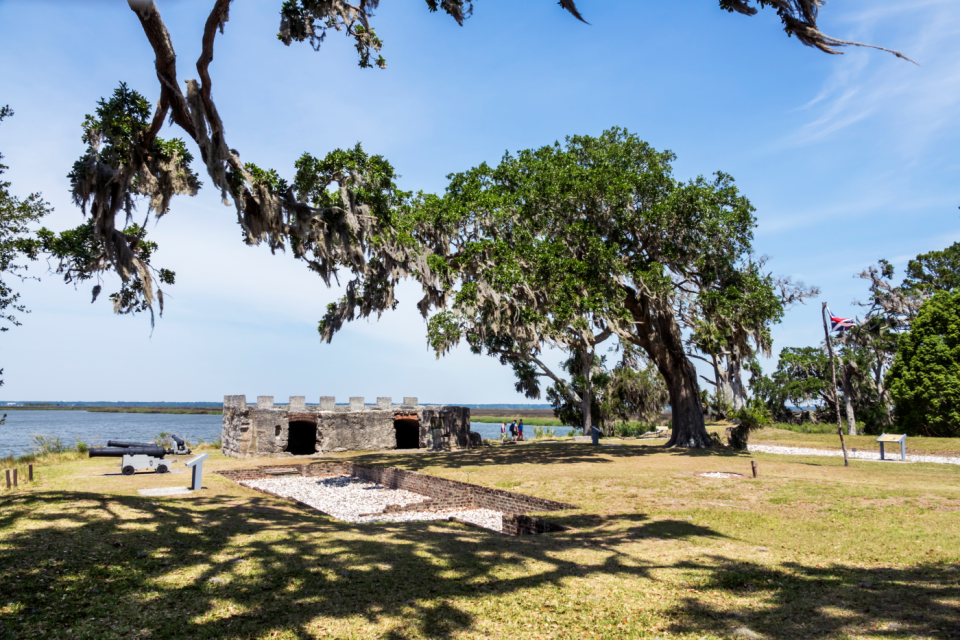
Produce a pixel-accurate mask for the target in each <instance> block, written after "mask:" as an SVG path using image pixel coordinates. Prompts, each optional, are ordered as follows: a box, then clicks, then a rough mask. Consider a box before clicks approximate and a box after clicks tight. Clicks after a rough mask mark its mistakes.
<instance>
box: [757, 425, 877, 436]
mask: <svg viewBox="0 0 960 640" xmlns="http://www.w3.org/2000/svg"><path fill="white" fill-rule="evenodd" d="M770 428H771V429H783V430H785V431H794V432H796V433H830V434H834V435H836V433H837V424H836V423H835V422H820V423H813V422H803V423H799V424H798V423H793V422H776V423H774V424H772V425H770ZM857 433H861V431H860V429H859V427H858V429H857Z"/></svg>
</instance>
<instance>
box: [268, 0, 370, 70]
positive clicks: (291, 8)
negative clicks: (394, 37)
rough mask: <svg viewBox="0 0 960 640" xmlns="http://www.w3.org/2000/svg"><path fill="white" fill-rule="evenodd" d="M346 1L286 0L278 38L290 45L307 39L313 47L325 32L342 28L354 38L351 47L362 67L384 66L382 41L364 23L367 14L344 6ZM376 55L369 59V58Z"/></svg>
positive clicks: (319, 43) (318, 45)
mask: <svg viewBox="0 0 960 640" xmlns="http://www.w3.org/2000/svg"><path fill="white" fill-rule="evenodd" d="M345 4H346V3H336V2H330V1H329V0H285V1H284V3H283V5H282V6H281V8H280V32H279V33H278V34H277V39H279V40H280V41H281V42H283V43H284V44H285V45H287V46H289V45H290V43H291V42H294V41H296V42H303V41H304V40H308V41H309V42H310V46H312V47H313V48H314V49H315V50H319V49H320V45H321V44H322V43H323V41H324V40H325V39H326V36H327V31H328V30H329V29H333V30H335V31H344V32H345V33H346V35H347V36H348V37H351V38H353V39H354V46H355V47H356V49H357V55H358V56H359V59H360V62H359V64H360V67H361V68H363V69H366V68H369V67H372V66H377V67H379V68H381V69H384V68H386V66H387V61H386V60H385V59H384V57H383V56H381V55H378V52H379V51H380V48H381V47H382V46H383V42H382V41H381V40H380V38H378V37H377V34H376V33H375V32H374V30H373V29H371V28H370V25H369V24H368V23H367V18H368V14H367V13H365V12H364V10H363V8H362V7H363V3H361V8H360V9H359V10H356V8H355V7H349V8H347V7H346V6H345ZM374 55H376V56H377V57H376V58H374V59H373V60H372V62H371V58H373V56H374Z"/></svg>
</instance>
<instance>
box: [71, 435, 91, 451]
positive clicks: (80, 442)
mask: <svg viewBox="0 0 960 640" xmlns="http://www.w3.org/2000/svg"><path fill="white" fill-rule="evenodd" d="M74 448H75V449H76V450H77V453H80V454H86V453H87V451H89V450H90V447H89V446H88V445H87V443H86V442H84V441H83V440H81V439H80V438H77V444H76V446H75V447H74Z"/></svg>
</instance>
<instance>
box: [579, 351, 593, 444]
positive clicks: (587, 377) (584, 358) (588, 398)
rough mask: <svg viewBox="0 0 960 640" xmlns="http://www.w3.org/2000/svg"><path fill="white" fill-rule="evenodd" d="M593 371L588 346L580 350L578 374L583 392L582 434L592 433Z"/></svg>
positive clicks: (591, 352)
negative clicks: (581, 379)
mask: <svg viewBox="0 0 960 640" xmlns="http://www.w3.org/2000/svg"><path fill="white" fill-rule="evenodd" d="M592 373H593V347H592V346H591V347H589V348H586V349H584V350H583V351H581V352H580V375H582V376H583V392H582V393H581V394H580V410H581V411H582V412H583V435H585V436H589V435H592V434H591V432H590V427H591V426H593V415H592V409H593V407H592V405H593V384H592V382H593V381H592V380H591V374H592Z"/></svg>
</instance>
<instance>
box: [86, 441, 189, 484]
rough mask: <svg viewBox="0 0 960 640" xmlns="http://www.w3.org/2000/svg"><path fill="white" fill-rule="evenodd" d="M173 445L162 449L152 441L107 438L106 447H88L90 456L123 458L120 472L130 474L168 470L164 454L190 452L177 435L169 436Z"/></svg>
mask: <svg viewBox="0 0 960 640" xmlns="http://www.w3.org/2000/svg"><path fill="white" fill-rule="evenodd" d="M170 437H171V438H172V439H173V441H174V443H175V446H173V447H171V448H169V449H164V448H163V447H161V446H160V445H158V444H154V443H152V442H123V441H119V440H108V441H107V446H106V447H99V448H93V449H90V457H91V458H123V459H122V460H121V462H120V472H121V473H122V474H123V475H125V476H132V475H133V474H134V473H136V472H137V471H138V470H140V469H153V470H154V471H155V472H156V473H167V472H168V471H170V466H171V461H169V460H167V459H166V456H168V455H169V456H185V455H189V454H190V449H189V448H188V447H187V443H186V442H185V441H184V440H183V439H182V438H178V437H177V436H170Z"/></svg>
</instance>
